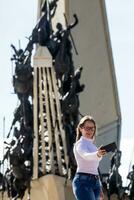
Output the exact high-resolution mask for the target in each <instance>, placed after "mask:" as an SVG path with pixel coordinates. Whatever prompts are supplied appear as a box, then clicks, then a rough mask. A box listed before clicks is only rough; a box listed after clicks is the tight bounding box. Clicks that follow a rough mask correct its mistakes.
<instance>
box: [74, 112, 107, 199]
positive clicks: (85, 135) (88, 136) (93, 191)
mask: <svg viewBox="0 0 134 200" xmlns="http://www.w3.org/2000/svg"><path fill="white" fill-rule="evenodd" d="M95 133H96V123H95V120H94V119H93V118H92V117H91V116H85V117H83V118H82V119H81V120H80V122H79V124H78V126H77V137H76V143H75V145H74V155H75V159H76V163H77V170H76V174H75V177H74V179H73V183H72V184H73V192H74V195H75V197H76V199H77V200H100V196H101V183H100V178H99V173H98V166H99V162H100V160H101V159H102V157H103V156H104V155H105V154H106V151H105V150H101V149H100V148H99V149H98V148H97V147H96V146H95V144H94V143H93V142H94V138H95ZM102 199H103V198H102Z"/></svg>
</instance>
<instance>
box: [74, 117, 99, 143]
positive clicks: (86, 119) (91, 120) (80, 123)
mask: <svg viewBox="0 0 134 200" xmlns="http://www.w3.org/2000/svg"><path fill="white" fill-rule="evenodd" d="M86 121H89V122H93V124H94V127H95V131H94V134H95V132H96V122H95V120H94V119H93V117H92V116H90V115H86V116H84V117H82V118H81V120H80V122H79V124H78V125H77V129H76V142H77V141H78V140H79V139H80V137H81V136H82V133H81V131H80V128H82V127H83V126H84V123H85V122H86Z"/></svg>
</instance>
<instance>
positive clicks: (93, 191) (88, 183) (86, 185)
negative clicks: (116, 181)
mask: <svg viewBox="0 0 134 200" xmlns="http://www.w3.org/2000/svg"><path fill="white" fill-rule="evenodd" d="M72 186H73V193H74V195H75V197H76V199H77V200H99V199H100V192H101V183H100V179H99V178H96V177H95V176H92V175H91V176H90V175H85V174H76V175H75V177H74V179H73V182H72Z"/></svg>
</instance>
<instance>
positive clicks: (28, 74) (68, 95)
mask: <svg viewBox="0 0 134 200" xmlns="http://www.w3.org/2000/svg"><path fill="white" fill-rule="evenodd" d="M57 1H58V0H53V1H51V2H49V1H45V3H44V4H43V6H42V10H41V12H42V13H41V17H40V19H39V20H38V22H37V24H36V26H35V28H34V29H33V31H32V34H31V36H30V37H29V38H28V40H29V41H28V44H27V46H26V48H25V50H23V49H16V47H15V46H14V45H11V47H12V49H13V51H14V54H13V56H12V58H11V60H12V61H13V63H14V66H15V67H14V75H13V87H14V92H15V94H16V95H17V97H18V100H19V105H18V107H17V108H16V109H15V111H14V119H13V121H12V124H11V128H10V130H9V133H8V135H7V138H11V134H12V140H11V142H7V141H5V145H6V147H5V149H6V152H5V154H4V156H3V161H2V162H1V164H3V163H5V162H7V163H8V167H7V169H6V171H5V173H4V175H3V174H2V173H1V174H0V181H1V182H0V184H1V186H2V188H1V189H2V191H3V192H4V190H7V193H8V197H9V198H10V199H12V200H16V199H18V198H20V199H23V196H24V194H25V190H26V189H28V193H29V196H28V199H30V181H31V178H32V173H33V138H34V130H33V102H32V100H33V77H34V71H33V67H32V65H31V59H32V52H33V49H34V44H35V45H36V44H39V45H40V46H43V47H47V48H48V50H49V52H50V54H51V56H52V60H53V66H54V69H55V72H56V78H57V81H58V86H59V93H60V102H61V112H62V115H63V119H62V120H63V126H64V129H65V134H66V139H67V149H68V152H67V153H68V156H69V167H70V169H71V173H72V174H74V173H75V169H76V164H75V161H74V157H73V153H72V148H73V143H74V140H75V129H76V124H77V122H78V117H79V96H78V94H79V93H80V92H82V91H83V89H84V85H81V84H80V81H79V80H80V77H81V72H82V67H81V66H80V67H79V68H78V69H76V70H75V67H74V64H73V60H72V53H71V50H72V45H73V46H74V45H75V44H74V41H73V38H72V36H71V32H70V31H71V29H72V28H73V27H75V26H76V25H77V24H78V18H77V16H76V15H75V14H74V16H73V17H74V22H73V23H72V24H68V23H67V19H66V18H65V20H66V28H63V26H62V24H61V23H57V25H56V28H57V30H56V31H54V30H53V28H52V22H51V20H52V18H53V16H54V15H55V11H56V7H57ZM70 38H71V39H70ZM74 48H75V50H76V47H75V46H74ZM76 53H77V52H76ZM71 176H73V175H71ZM2 194H3V193H2ZM2 198H3V197H2Z"/></svg>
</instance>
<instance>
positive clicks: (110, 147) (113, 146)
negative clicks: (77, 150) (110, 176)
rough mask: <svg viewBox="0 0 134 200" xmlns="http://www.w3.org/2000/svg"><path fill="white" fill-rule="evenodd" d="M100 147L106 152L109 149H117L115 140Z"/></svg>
mask: <svg viewBox="0 0 134 200" xmlns="http://www.w3.org/2000/svg"><path fill="white" fill-rule="evenodd" d="M100 149H104V150H106V152H110V151H112V152H114V151H115V150H116V149H117V146H116V143H115V142H112V143H110V144H107V145H105V146H101V148H100Z"/></svg>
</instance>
